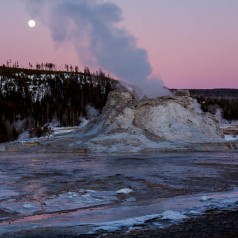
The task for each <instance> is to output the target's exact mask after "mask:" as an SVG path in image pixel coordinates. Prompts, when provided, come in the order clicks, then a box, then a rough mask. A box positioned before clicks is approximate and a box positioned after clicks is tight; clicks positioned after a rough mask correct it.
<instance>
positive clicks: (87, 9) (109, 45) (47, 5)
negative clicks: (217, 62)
mask: <svg viewBox="0 0 238 238" xmlns="http://www.w3.org/2000/svg"><path fill="white" fill-rule="evenodd" d="M27 9H28V10H29V12H30V13H31V14H32V15H33V16H36V14H38V18H40V19H41V20H42V21H45V23H46V24H47V25H48V26H49V28H50V30H51V33H52V38H53V40H54V41H55V42H56V43H58V44H60V43H62V42H67V41H68V42H70V43H73V45H74V47H75V49H76V50H77V53H78V56H79V58H80V60H81V61H82V62H83V63H84V64H85V65H87V66H91V65H97V66H99V67H101V68H102V69H104V70H107V71H109V72H111V73H112V74H115V75H116V76H117V77H119V79H121V80H124V81H126V82H128V83H129V84H132V85H138V86H139V87H140V86H142V85H143V87H144V88H145V89H146V88H147V89H146V90H145V91H150V94H151V90H150V88H153V89H154V88H155V87H153V86H152V87H151V85H153V83H155V86H156V90H155V89H154V91H156V92H154V93H153V94H154V95H153V96H159V95H161V94H167V91H166V90H164V88H163V86H162V85H163V84H162V82H161V81H160V80H158V79H156V80H149V78H150V75H151V73H152V68H151V65H150V63H149V61H148V56H147V51H146V50H145V49H141V48H139V47H137V44H136V39H135V38H134V37H133V36H132V35H131V34H130V33H129V32H128V31H127V30H126V29H124V28H122V27H120V26H119V24H120V23H121V21H122V11H121V9H120V8H119V7H118V6H117V5H116V4H114V3H111V2H108V1H103V0H51V1H48V0H37V1H36V0H27ZM148 82H149V83H148ZM145 93H146V92H145ZM150 96H152V95H150Z"/></svg>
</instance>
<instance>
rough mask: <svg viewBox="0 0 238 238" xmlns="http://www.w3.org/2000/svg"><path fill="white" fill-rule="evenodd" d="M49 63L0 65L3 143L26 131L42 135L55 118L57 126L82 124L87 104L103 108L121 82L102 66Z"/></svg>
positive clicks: (34, 134)
mask: <svg viewBox="0 0 238 238" xmlns="http://www.w3.org/2000/svg"><path fill="white" fill-rule="evenodd" d="M42 65H43V64H42ZM44 65H45V64H44ZM48 65H49V66H50V67H45V68H44V67H43V66H42V67H43V68H41V67H40V66H39V65H37V67H36V68H33V67H29V68H28V69H22V68H19V67H17V66H16V65H14V66H12V67H11V66H5V65H3V66H0V113H1V114H0V143H3V142H8V141H12V140H16V139H17V138H18V136H19V135H20V134H21V133H23V132H25V131H28V132H29V135H30V136H31V137H39V136H41V135H42V134H43V133H44V132H45V131H46V130H47V125H48V124H49V123H51V122H53V121H54V122H57V125H58V126H75V125H80V122H81V119H82V118H87V117H88V113H87V108H88V107H89V106H90V107H92V108H95V109H96V110H98V111H99V112H100V111H101V110H102V108H103V106H104V105H105V103H106V100H107V96H108V93H109V92H110V91H111V90H113V89H114V88H115V87H116V86H117V84H118V83H117V81H116V80H114V79H112V78H111V77H110V76H109V75H108V76H106V75H105V73H104V72H103V71H102V70H99V71H98V72H96V73H91V72H90V70H89V68H85V69H84V72H79V71H78V68H77V67H76V68H71V67H67V69H66V71H56V70H55V68H53V67H52V66H51V64H48ZM46 66H47V64H46Z"/></svg>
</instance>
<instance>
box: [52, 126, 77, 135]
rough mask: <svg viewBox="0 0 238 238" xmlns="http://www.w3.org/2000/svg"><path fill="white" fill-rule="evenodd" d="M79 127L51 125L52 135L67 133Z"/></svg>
mask: <svg viewBox="0 0 238 238" xmlns="http://www.w3.org/2000/svg"><path fill="white" fill-rule="evenodd" d="M79 128H80V127H78V126H74V127H53V128H52V129H53V135H62V134H67V133H70V132H73V131H76V130H78V129H79Z"/></svg>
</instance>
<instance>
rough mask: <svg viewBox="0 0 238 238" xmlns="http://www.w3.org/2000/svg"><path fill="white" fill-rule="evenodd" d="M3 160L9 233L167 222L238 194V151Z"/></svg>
mask: <svg viewBox="0 0 238 238" xmlns="http://www.w3.org/2000/svg"><path fill="white" fill-rule="evenodd" d="M0 164H1V166H0V236H1V235H2V236H3V237H14V234H12V233H14V232H17V231H23V230H33V229H40V228H57V229H60V228H62V227H68V228H69V227H70V229H71V231H72V230H74V231H75V232H77V234H80V233H81V234H82V233H89V234H90V233H94V232H97V231H99V230H105V231H113V230H117V229H120V228H121V227H127V232H130V231H131V230H133V229H135V228H137V229H138V227H140V226H141V227H142V226H144V225H148V224H150V225H152V226H158V227H164V226H167V225H169V224H173V223H175V222H180V221H181V220H183V219H184V218H187V217H192V216H196V215H199V214H202V213H203V212H205V211H207V210H209V209H221V208H222V209H223V208H225V209H230V208H234V207H236V206H237V205H236V204H237V202H238V181H237V176H238V154H237V153H160V154H150V155H148V154H147V155H138V156H136V155H134V156H133V157H125V156H124V157H93V156H91V157H89V156H88V157H86V156H84V157H82V156H81V157H80V156H78V155H74V154H44V155H40V154H35V155H34V154H7V153H6V154H4V153H2V154H0ZM4 233H5V235H3V234H4ZM7 233H8V234H7ZM6 234H7V235H6Z"/></svg>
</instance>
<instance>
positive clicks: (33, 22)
mask: <svg viewBox="0 0 238 238" xmlns="http://www.w3.org/2000/svg"><path fill="white" fill-rule="evenodd" d="M28 26H29V27H31V28H33V27H35V26H36V22H35V20H32V19H31V20H30V21H28Z"/></svg>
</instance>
